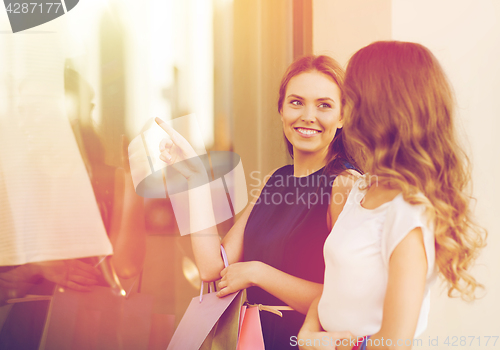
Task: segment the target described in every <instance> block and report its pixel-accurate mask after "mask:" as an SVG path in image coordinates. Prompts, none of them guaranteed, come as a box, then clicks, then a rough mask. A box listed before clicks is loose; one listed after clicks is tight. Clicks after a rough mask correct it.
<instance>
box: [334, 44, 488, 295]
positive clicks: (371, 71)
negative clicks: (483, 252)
mask: <svg viewBox="0 0 500 350" xmlns="http://www.w3.org/2000/svg"><path fill="white" fill-rule="evenodd" d="M344 91H345V102H346V104H345V107H344V109H345V111H344V112H345V114H344V117H345V121H344V133H345V135H346V137H347V140H348V141H349V145H348V147H349V148H351V149H357V150H360V152H358V153H357V154H356V155H355V157H356V159H357V160H358V161H359V162H360V163H361V164H362V167H363V168H364V169H365V170H366V171H367V172H369V173H370V174H374V175H377V176H378V178H379V183H384V182H385V183H390V185H391V186H393V187H395V188H399V189H401V190H402V192H403V196H404V198H405V200H406V201H408V202H409V203H412V204H424V205H425V206H426V207H427V212H428V213H429V214H430V216H429V217H430V220H432V221H431V222H432V224H433V225H434V229H435V231H434V232H435V247H436V264H437V266H438V268H439V272H440V273H441V274H442V276H443V277H444V278H445V280H446V281H447V284H448V296H450V297H453V296H455V294H456V293H454V291H457V292H458V293H459V295H460V296H461V297H462V299H464V300H473V299H475V290H476V288H477V287H481V288H483V287H484V286H483V285H481V284H479V283H478V282H477V281H476V279H475V278H474V277H473V276H472V275H471V274H470V273H469V269H470V268H471V266H472V265H473V263H474V261H475V259H476V258H477V256H478V254H479V252H480V249H481V248H482V247H484V246H485V245H486V237H487V232H486V230H484V229H483V228H481V227H480V226H478V225H477V224H476V223H475V222H474V220H473V217H472V213H471V199H472V197H471V196H470V195H469V193H470V186H469V185H470V179H471V167H470V163H469V160H468V157H467V155H466V154H465V153H464V151H463V150H462V148H461V147H460V146H459V143H458V141H457V136H456V131H455V125H454V124H455V121H454V110H453V109H454V104H455V103H454V97H453V92H452V90H451V87H450V84H449V83H448V80H447V78H446V75H445V73H444V71H443V69H442V68H441V66H440V64H439V62H438V61H437V59H436V58H435V57H434V55H433V54H432V53H431V52H430V51H429V50H428V49H427V48H426V47H424V46H422V45H420V44H415V43H409V42H398V41H386V42H375V43H372V44H370V45H368V46H366V47H364V48H362V49H361V50H359V51H358V52H356V53H355V54H354V56H352V58H351V59H350V61H349V64H348V66H347V72H346V80H345V84H344ZM419 193H423V194H424V196H425V197H424V196H421V195H419Z"/></svg>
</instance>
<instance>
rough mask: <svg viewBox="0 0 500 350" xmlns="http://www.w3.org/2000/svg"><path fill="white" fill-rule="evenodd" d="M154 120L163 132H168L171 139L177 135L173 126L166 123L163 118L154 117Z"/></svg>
mask: <svg viewBox="0 0 500 350" xmlns="http://www.w3.org/2000/svg"><path fill="white" fill-rule="evenodd" d="M155 122H156V124H158V125H159V126H160V128H162V129H163V130H165V132H166V133H167V134H168V136H170V137H171V138H172V139H174V138H175V137H177V135H178V133H177V131H175V129H174V128H172V127H171V126H170V125H168V124H167V123H165V122H164V121H163V120H161V119H160V118H158V117H156V118H155Z"/></svg>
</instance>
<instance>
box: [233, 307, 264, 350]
mask: <svg viewBox="0 0 500 350" xmlns="http://www.w3.org/2000/svg"><path fill="white" fill-rule="evenodd" d="M259 312H260V311H259V308H258V307H257V306H247V305H243V306H242V312H241V315H242V320H241V322H240V323H241V326H240V332H239V337H238V347H237V350H264V337H263V336H262V326H261V324H260V314H259Z"/></svg>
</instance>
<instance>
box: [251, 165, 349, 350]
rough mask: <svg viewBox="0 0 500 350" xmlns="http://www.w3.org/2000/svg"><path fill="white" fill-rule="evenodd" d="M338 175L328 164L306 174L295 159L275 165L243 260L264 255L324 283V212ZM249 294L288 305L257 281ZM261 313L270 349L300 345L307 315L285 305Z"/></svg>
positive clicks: (264, 258) (254, 298) (269, 262)
mask: <svg viewBox="0 0 500 350" xmlns="http://www.w3.org/2000/svg"><path fill="white" fill-rule="evenodd" d="M345 165H346V167H347V168H349V169H354V167H352V166H351V165H350V164H345ZM335 178H336V175H327V174H326V172H325V168H321V169H320V170H318V171H316V172H314V173H312V174H310V175H308V176H305V177H295V176H294V175H293V165H286V166H284V167H282V168H280V169H278V170H276V171H275V172H274V174H273V175H272V176H271V177H270V178H269V180H268V181H267V183H266V185H265V186H264V188H263V189H262V192H261V194H260V197H259V198H258V199H257V201H256V203H255V205H254V207H253V209H252V212H251V213H250V216H249V218H248V221H247V224H246V227H245V234H244V243H243V247H244V249H243V251H244V253H243V255H244V256H243V260H244V261H262V262H264V263H265V264H267V265H270V266H272V267H274V268H276V269H278V270H281V271H283V272H285V273H288V274H290V275H293V276H296V277H299V278H302V279H305V280H308V281H312V282H316V283H323V278H324V272H325V263H324V260H323V245H324V242H325V240H326V238H327V236H328V234H329V233H330V230H329V229H328V226H327V221H326V218H327V211H328V208H329V204H330V197H331V193H332V184H333V181H334V180H335ZM247 296H248V301H249V302H250V303H257V304H264V305H286V304H285V303H284V302H283V301H281V300H280V299H278V298H276V297H275V296H273V295H271V294H269V293H267V292H266V291H265V290H263V289H261V288H259V287H250V288H248V290H247ZM260 316H261V323H262V332H263V335H264V343H265V346H266V349H272V350H278V349H290V348H292V349H297V347H293V346H291V344H294V341H293V340H294V338H292V339H291V337H292V336H296V335H297V334H298V332H299V330H300V328H301V326H302V324H303V323H304V319H305V315H303V314H301V313H299V312H297V311H283V317H279V316H277V315H275V314H273V313H270V312H266V311H262V312H260ZM291 340H292V341H291Z"/></svg>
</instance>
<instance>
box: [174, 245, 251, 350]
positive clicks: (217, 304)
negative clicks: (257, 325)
mask: <svg viewBox="0 0 500 350" xmlns="http://www.w3.org/2000/svg"><path fill="white" fill-rule="evenodd" d="M221 255H222V259H223V261H224V266H226V267H227V266H228V261H227V256H226V252H225V251H224V248H223V247H222V246H221ZM214 286H215V284H214ZM214 289H215V287H214ZM244 301H245V299H244V295H243V293H242V292H241V291H238V292H237V293H233V294H230V295H227V296H225V297H223V298H219V297H218V296H217V293H216V291H213V292H209V293H208V294H205V295H203V282H202V283H201V291H200V296H199V297H194V298H193V299H192V300H191V303H190V304H189V306H188V308H187V310H186V312H185V313H184V316H182V319H181V321H180V323H179V325H178V326H177V329H176V330H175V333H174V335H173V336H172V339H171V340H170V344H169V345H168V348H167V350H177V349H183V350H199V349H203V350H208V349H210V350H212V349H213V350H219V349H220V350H236V346H237V341H238V326H239V315H240V311H241V305H242V304H243V302H244Z"/></svg>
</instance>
